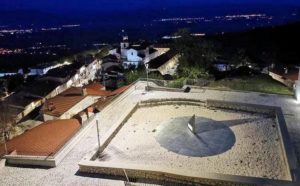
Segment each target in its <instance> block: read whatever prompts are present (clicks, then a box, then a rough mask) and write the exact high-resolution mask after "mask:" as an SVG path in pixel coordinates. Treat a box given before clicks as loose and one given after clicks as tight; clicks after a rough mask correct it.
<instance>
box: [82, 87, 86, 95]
mask: <svg viewBox="0 0 300 186" xmlns="http://www.w3.org/2000/svg"><path fill="white" fill-rule="evenodd" d="M82 96H87V90H86V88H83V89H82Z"/></svg>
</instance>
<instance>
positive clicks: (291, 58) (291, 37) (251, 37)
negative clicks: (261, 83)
mask: <svg viewBox="0 0 300 186" xmlns="http://www.w3.org/2000/svg"><path fill="white" fill-rule="evenodd" d="M212 38H213V39H214V40H217V41H219V42H220V43H221V44H222V51H223V52H224V55H225V56H232V55H233V54H234V53H235V52H237V49H239V48H243V49H245V50H246V52H247V55H249V57H250V58H251V59H252V60H253V61H254V62H257V63H263V64H270V63H273V62H275V63H282V64H286V65H296V64H300V46H299V45H300V22H297V23H293V24H288V25H284V26H278V27H272V28H260V29H254V30H251V31H246V32H240V33H228V34H225V35H218V36H216V37H215V36H214V37H212Z"/></svg>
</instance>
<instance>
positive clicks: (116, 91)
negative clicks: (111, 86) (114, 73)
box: [111, 85, 130, 96]
mask: <svg viewBox="0 0 300 186" xmlns="http://www.w3.org/2000/svg"><path fill="white" fill-rule="evenodd" d="M129 87H130V85H128V86H123V87H120V88H118V89H116V90H114V91H113V92H111V96H114V95H118V94H121V93H123V92H125V91H126V90H127V89H128V88H129Z"/></svg>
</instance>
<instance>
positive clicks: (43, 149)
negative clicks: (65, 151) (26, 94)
mask: <svg viewBox="0 0 300 186" xmlns="http://www.w3.org/2000/svg"><path fill="white" fill-rule="evenodd" d="M79 128H80V124H79V122H78V120H76V119H69V120H53V121H47V122H45V123H43V124H41V125H39V126H37V127H35V128H33V129H31V130H29V131H27V132H25V133H23V134H21V135H20V136H17V137H15V138H14V139H12V140H10V141H9V142H7V148H8V152H9V153H11V152H13V151H15V150H16V152H17V154H18V155H32V156H51V155H54V154H55V153H56V152H58V151H59V150H60V148H61V147H62V146H63V145H64V144H65V143H66V142H67V141H68V140H70V138H71V137H72V136H73V135H74V134H75V133H76V132H77V131H78V130H79ZM4 154H5V150H4V145H3V144H1V145H0V156H1V155H4Z"/></svg>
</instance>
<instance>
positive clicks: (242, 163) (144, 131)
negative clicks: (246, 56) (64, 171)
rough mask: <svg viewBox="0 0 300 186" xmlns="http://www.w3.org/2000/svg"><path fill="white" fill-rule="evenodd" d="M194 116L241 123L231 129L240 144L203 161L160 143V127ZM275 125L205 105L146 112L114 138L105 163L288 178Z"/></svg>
mask: <svg viewBox="0 0 300 186" xmlns="http://www.w3.org/2000/svg"><path fill="white" fill-rule="evenodd" d="M193 114H196V116H197V117H204V118H210V119H214V120H217V121H230V122H231V123H235V124H234V125H233V126H230V129H231V130H232V131H233V132H234V135H235V138H236V142H235V144H234V146H233V147H232V148H231V149H229V150H227V151H226V152H224V153H221V154H217V155H214V156H208V157H202V158H201V157H189V156H184V155H180V154H177V153H174V152H171V151H168V150H167V149H165V148H163V147H161V146H160V144H159V143H158V142H157V141H156V139H155V129H157V127H158V126H159V125H161V124H162V123H164V122H166V121H168V120H169V119H172V118H178V117H186V116H192V115H193ZM247 120H250V121H249V122H248V121H247ZM275 125H276V122H275V120H274V119H273V118H269V117H266V116H263V115H258V114H249V113H242V112H234V111H226V110H223V111H222V110H209V109H206V108H205V107H197V106H176V105H174V106H157V107H149V108H141V109H139V110H138V111H137V112H136V113H134V114H133V116H132V117H131V118H130V119H129V121H128V122H127V123H126V124H125V125H124V127H123V128H122V129H121V131H120V132H119V133H118V135H117V136H116V137H115V138H114V139H113V141H112V142H111V143H110V145H109V146H108V148H107V150H106V151H105V152H104V157H103V158H102V159H101V161H106V162H114V163H116V162H120V163H121V162H122V163H134V164H140V165H147V164H148V165H157V166H162V167H167V168H172V169H175V170H176V169H181V170H186V171H194V172H199V169H200V170H202V171H205V172H211V173H222V174H230V175H241V176H252V177H267V178H271V179H281V180H288V179H290V178H289V177H288V174H286V167H285V164H284V160H283V157H282V155H281V154H282V149H281V147H280V138H279V135H278V131H277V129H276V126H275ZM219 143H222V142H219Z"/></svg>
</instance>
